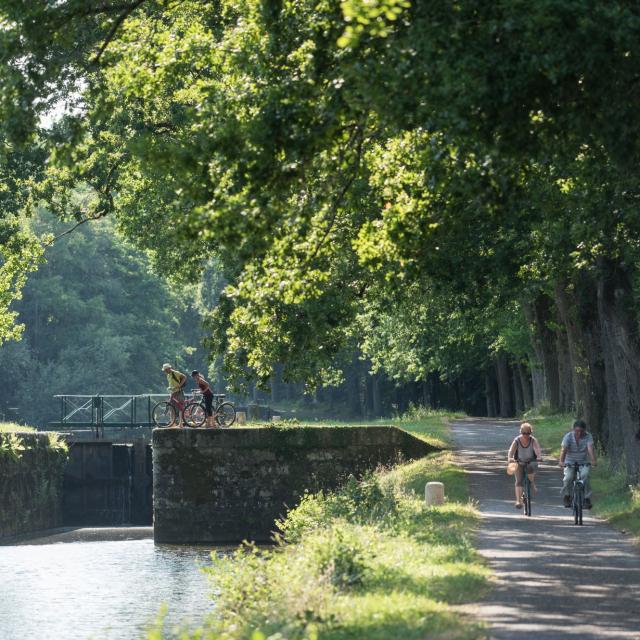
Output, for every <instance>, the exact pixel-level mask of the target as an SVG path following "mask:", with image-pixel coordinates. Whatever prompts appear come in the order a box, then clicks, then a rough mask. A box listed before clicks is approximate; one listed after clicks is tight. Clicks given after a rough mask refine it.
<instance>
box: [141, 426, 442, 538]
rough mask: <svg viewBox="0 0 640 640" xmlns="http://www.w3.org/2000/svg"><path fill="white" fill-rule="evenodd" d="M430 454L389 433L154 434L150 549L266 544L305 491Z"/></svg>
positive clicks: (403, 435)
mask: <svg viewBox="0 0 640 640" xmlns="http://www.w3.org/2000/svg"><path fill="white" fill-rule="evenodd" d="M432 451H435V449H434V447H432V446H430V445H428V444H427V443H426V442H424V441H423V440H420V439H419V438H416V437H414V436H412V435H410V434H409V433H407V432H406V431H402V430H401V429H398V428H396V427H384V426H375V427H364V426H363V427H292V428H263V429H252V428H232V429H229V430H220V429H156V430H154V432H153V507H154V537H155V540H156V542H170V543H225V542H239V541H242V540H253V541H256V542H265V541H268V540H270V539H271V535H272V531H273V530H274V522H275V520H276V519H277V518H278V517H279V516H281V515H283V514H284V513H285V512H286V510H287V508H288V507H293V506H295V505H296V504H297V502H298V501H299V499H300V497H301V496H302V494H303V493H304V492H305V491H307V490H308V491H317V490H319V489H332V488H335V487H336V486H338V485H339V484H340V483H342V482H343V481H344V480H345V479H346V478H347V477H348V476H349V475H351V474H353V475H355V476H361V475H362V474H363V473H365V472H366V471H367V470H371V469H374V468H375V467H377V466H378V465H381V464H382V465H391V464H394V463H396V462H398V461H399V460H410V459H415V458H419V457H422V456H425V455H427V454H428V453H431V452H432Z"/></svg>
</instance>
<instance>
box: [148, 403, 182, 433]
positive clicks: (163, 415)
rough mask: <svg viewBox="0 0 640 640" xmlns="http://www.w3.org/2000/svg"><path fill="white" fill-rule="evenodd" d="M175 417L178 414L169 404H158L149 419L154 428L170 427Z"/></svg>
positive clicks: (174, 421)
mask: <svg viewBox="0 0 640 640" xmlns="http://www.w3.org/2000/svg"><path fill="white" fill-rule="evenodd" d="M177 417H178V412H177V411H176V408H175V407H174V406H173V405H172V404H171V403H170V402H164V401H163V402H158V404H156V406H155V407H153V410H152V411H151V419H152V420H153V423H154V424H155V425H156V427H172V426H173V425H174V424H175V423H176V418H177Z"/></svg>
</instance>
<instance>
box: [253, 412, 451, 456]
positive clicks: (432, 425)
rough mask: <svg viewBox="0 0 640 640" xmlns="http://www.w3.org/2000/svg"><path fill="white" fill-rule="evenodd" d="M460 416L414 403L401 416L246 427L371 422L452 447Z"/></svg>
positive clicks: (343, 425) (287, 421)
mask: <svg viewBox="0 0 640 640" xmlns="http://www.w3.org/2000/svg"><path fill="white" fill-rule="evenodd" d="M455 417H460V415H459V414H455V413H449V412H446V411H439V410H433V409H426V408H424V407H414V408H412V409H411V410H410V411H408V412H407V413H406V414H405V415H403V416H402V417H401V418H379V419H375V420H358V421H351V422H339V421H337V420H314V421H304V422H301V421H299V420H297V419H295V418H293V419H285V420H281V421H279V422H260V421H257V422H253V421H252V422H249V423H247V424H246V425H243V426H246V427H253V428H265V427H268V428H271V429H290V428H295V427H341V428H349V427H362V426H370V425H392V426H396V427H400V428H401V429H404V430H405V431H409V432H410V433H412V434H413V435H415V436H418V437H419V438H422V439H423V440H426V441H427V442H428V443H429V444H432V445H433V446H435V447H439V448H442V449H446V448H450V447H451V436H450V432H449V427H448V426H447V421H448V420H450V419H452V418H455Z"/></svg>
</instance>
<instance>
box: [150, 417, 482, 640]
mask: <svg viewBox="0 0 640 640" xmlns="http://www.w3.org/2000/svg"><path fill="white" fill-rule="evenodd" d="M446 419H447V416H446V415H445V414H439V415H435V414H433V415H429V416H427V415H425V416H423V417H420V416H417V415H414V416H413V417H412V419H411V420H412V421H409V420H407V421H405V422H404V423H403V424H402V425H401V426H403V427H408V428H409V429H410V430H411V431H414V432H415V433H418V434H420V435H422V436H423V437H426V438H428V439H432V441H433V440H436V439H437V440H439V441H443V442H444V441H447V439H448V436H447V427H446ZM451 455H452V454H451V452H449V451H442V452H440V453H437V454H434V455H431V456H428V457H427V458H423V459H421V460H417V461H414V462H410V463H406V464H402V465H398V466H396V467H394V468H391V469H388V468H384V469H383V468H381V469H378V470H376V471H375V472H373V473H371V474H369V475H368V476H366V477H365V478H364V479H362V480H360V481H357V480H355V479H351V480H349V481H348V482H347V484H346V485H345V486H344V487H343V488H342V489H340V490H337V491H333V492H326V493H318V494H313V495H311V494H308V495H306V496H305V497H304V498H303V500H302V501H301V503H300V504H299V506H298V507H297V508H295V509H293V510H292V511H290V512H289V514H288V516H287V517H286V519H284V520H283V521H282V522H281V523H280V530H281V536H282V537H281V539H280V540H279V541H278V544H277V545H276V546H275V547H274V548H272V549H259V548H256V547H253V546H246V545H245V546H243V547H241V548H240V549H238V550H237V551H236V552H235V553H233V554H232V555H230V556H226V557H215V555H214V564H213V566H212V567H211V568H210V569H207V571H208V572H209V573H210V580H211V583H212V585H213V588H214V593H215V595H214V603H215V612H214V614H212V616H211V618H210V620H209V621H208V622H207V624H206V625H205V627H204V628H203V629H201V630H200V631H198V632H197V633H196V634H195V635H194V636H192V637H194V638H195V637H197V638H208V639H214V638H215V639H218V638H220V639H222V638H224V639H227V640H236V639H247V640H260V639H272V640H275V639H278V640H284V639H287V640H289V639H291V640H296V639H306V638H308V639H311V638H322V639H327V640H360V639H363V638H367V639H368V640H376V639H380V640H382V639H385V640H386V639H388V638H402V639H403V640H412V639H415V640H418V639H421V640H423V639H425V638H433V639H434V640H436V639H442V640H444V639H445V638H447V639H451V638H458V639H460V640H463V639H469V640H471V639H475V638H483V637H484V636H485V634H484V631H483V629H482V628H481V627H480V626H479V625H478V623H477V622H475V621H473V620H471V619H469V618H467V617H465V616H464V615H462V614H461V612H460V611H459V610H458V609H457V608H456V605H457V604H459V603H464V602H469V601H474V600H477V599H478V598H479V597H480V596H481V595H482V593H483V592H484V591H485V589H487V586H488V583H487V577H488V571H487V569H486V568H485V567H484V565H483V563H482V561H481V560H480V558H479V556H478V555H477V554H476V552H475V550H474V548H473V544H472V542H473V535H474V528H475V525H476V522H477V513H476V511H475V510H474V508H473V506H472V505H471V504H470V503H469V501H468V493H467V485H466V480H465V476H464V471H463V470H462V469H460V468H459V467H457V466H455V465H454V464H453V463H452V459H451ZM429 480H441V481H444V482H445V486H446V488H447V502H446V503H445V504H444V505H442V506H436V507H429V508H427V507H425V506H424V501H423V494H424V485H425V483H426V482H427V481H429ZM151 637H160V635H156V636H154V635H152V636H151Z"/></svg>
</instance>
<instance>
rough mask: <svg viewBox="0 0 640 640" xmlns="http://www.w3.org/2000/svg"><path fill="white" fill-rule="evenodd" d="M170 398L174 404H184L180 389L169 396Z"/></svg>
mask: <svg viewBox="0 0 640 640" xmlns="http://www.w3.org/2000/svg"><path fill="white" fill-rule="evenodd" d="M171 398H172V400H175V401H176V402H179V403H180V404H184V400H185V398H184V391H183V390H182V389H180V390H179V391H174V392H173V393H172V394H171Z"/></svg>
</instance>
